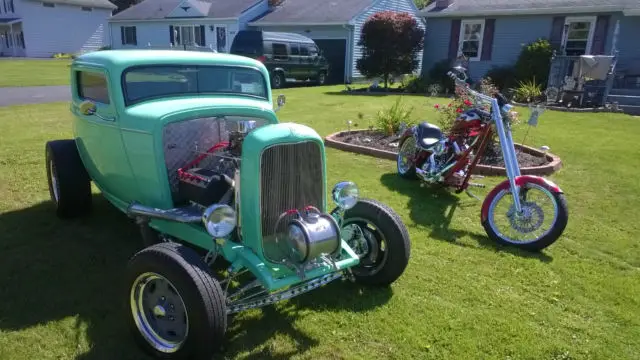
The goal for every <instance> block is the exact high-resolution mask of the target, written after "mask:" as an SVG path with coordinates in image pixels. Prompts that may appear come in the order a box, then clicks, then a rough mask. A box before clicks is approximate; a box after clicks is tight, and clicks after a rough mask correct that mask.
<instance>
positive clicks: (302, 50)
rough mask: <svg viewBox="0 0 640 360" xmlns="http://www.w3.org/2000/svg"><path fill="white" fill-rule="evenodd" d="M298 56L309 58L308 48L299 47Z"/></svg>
mask: <svg viewBox="0 0 640 360" xmlns="http://www.w3.org/2000/svg"><path fill="white" fill-rule="evenodd" d="M300 55H302V56H309V48H308V47H307V46H301V47H300Z"/></svg>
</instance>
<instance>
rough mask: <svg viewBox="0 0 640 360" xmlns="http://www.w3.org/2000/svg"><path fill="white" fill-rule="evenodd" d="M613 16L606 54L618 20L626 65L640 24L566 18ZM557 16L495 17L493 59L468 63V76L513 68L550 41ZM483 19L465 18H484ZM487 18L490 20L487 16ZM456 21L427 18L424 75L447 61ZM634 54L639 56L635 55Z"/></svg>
mask: <svg viewBox="0 0 640 360" xmlns="http://www.w3.org/2000/svg"><path fill="white" fill-rule="evenodd" d="M597 15H611V18H610V20H609V24H608V28H607V37H606V41H605V51H604V52H605V54H610V52H611V46H612V42H613V32H614V29H615V24H616V21H617V20H620V36H619V38H618V49H619V50H620V54H619V55H620V61H621V62H624V61H625V59H627V58H629V57H630V56H638V55H639V54H640V47H637V46H634V44H633V42H634V41H633V34H634V30H635V31H640V22H638V21H636V22H634V21H632V18H630V17H623V16H622V14H619V13H611V14H593V13H585V14H571V15H567V16H597ZM555 16H557V15H531V16H496V17H491V18H494V19H496V21H495V29H494V37H493V44H492V56H491V59H490V60H479V61H471V62H470V63H469V75H470V76H471V78H472V79H479V78H481V77H483V76H484V75H485V74H486V72H487V71H489V70H490V69H491V68H492V67H495V66H512V65H514V64H515V62H516V60H517V59H518V56H519V55H520V52H521V51H522V48H523V47H524V46H525V45H526V44H528V43H530V42H532V41H535V40H536V39H539V38H547V39H548V38H549V36H550V34H551V28H552V24H553V18H554V17H555ZM483 18H484V17H482V16H479V17H474V18H462V19H463V20H464V19H483ZM487 18H488V17H487ZM452 20H454V19H453V18H429V19H427V31H426V34H425V51H424V58H423V64H424V66H423V73H425V74H428V72H429V70H430V69H431V67H432V66H433V65H434V64H436V63H437V62H439V61H441V60H444V59H447V58H448V52H449V42H450V39H451V22H452ZM634 53H636V54H635V55H634Z"/></svg>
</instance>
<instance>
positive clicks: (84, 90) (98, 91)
mask: <svg viewBox="0 0 640 360" xmlns="http://www.w3.org/2000/svg"><path fill="white" fill-rule="evenodd" d="M76 82H77V83H78V96H79V97H80V98H81V99H88V100H93V101H96V102H99V103H103V104H109V103H110V102H109V90H108V87H107V78H106V77H105V75H104V74H99V73H95V72H88V71H78V72H76Z"/></svg>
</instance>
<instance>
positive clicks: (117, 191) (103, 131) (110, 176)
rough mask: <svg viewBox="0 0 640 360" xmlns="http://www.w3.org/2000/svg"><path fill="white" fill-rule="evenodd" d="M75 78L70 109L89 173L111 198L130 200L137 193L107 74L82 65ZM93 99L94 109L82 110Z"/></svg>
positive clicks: (73, 79) (75, 73)
mask: <svg viewBox="0 0 640 360" xmlns="http://www.w3.org/2000/svg"><path fill="white" fill-rule="evenodd" d="M73 75H74V76H73V78H72V89H73V90H72V104H71V111H72V112H73V114H74V115H75V118H76V119H75V124H74V133H75V138H76V143H77V145H78V149H79V151H80V155H81V157H82V159H83V162H84V164H85V167H86V168H87V172H88V173H89V175H90V176H91V178H92V179H93V180H95V181H94V182H95V183H97V184H99V185H100V190H101V191H102V192H103V194H104V195H105V196H106V197H107V198H109V199H110V200H114V198H115V199H118V200H125V201H126V200H127V199H131V195H132V194H134V193H135V191H133V190H135V187H136V183H135V181H134V179H133V177H132V173H131V169H130V166H129V162H128V160H127V156H126V151H125V148H124V146H123V143H122V136H121V134H120V128H119V124H118V118H117V116H116V115H117V114H116V111H115V107H114V104H113V95H112V93H111V92H110V86H113V84H110V83H109V80H108V76H107V74H106V73H105V72H104V71H103V70H101V69H98V68H91V67H79V68H77V69H75V70H74V73H73ZM87 101H88V102H90V103H91V105H92V106H94V111H92V112H90V113H83V112H82V111H81V104H83V102H87Z"/></svg>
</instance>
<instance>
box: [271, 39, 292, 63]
mask: <svg viewBox="0 0 640 360" xmlns="http://www.w3.org/2000/svg"><path fill="white" fill-rule="evenodd" d="M272 46H273V58H274V59H286V58H287V57H288V56H289V54H287V45H285V44H278V43H273V45H272Z"/></svg>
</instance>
